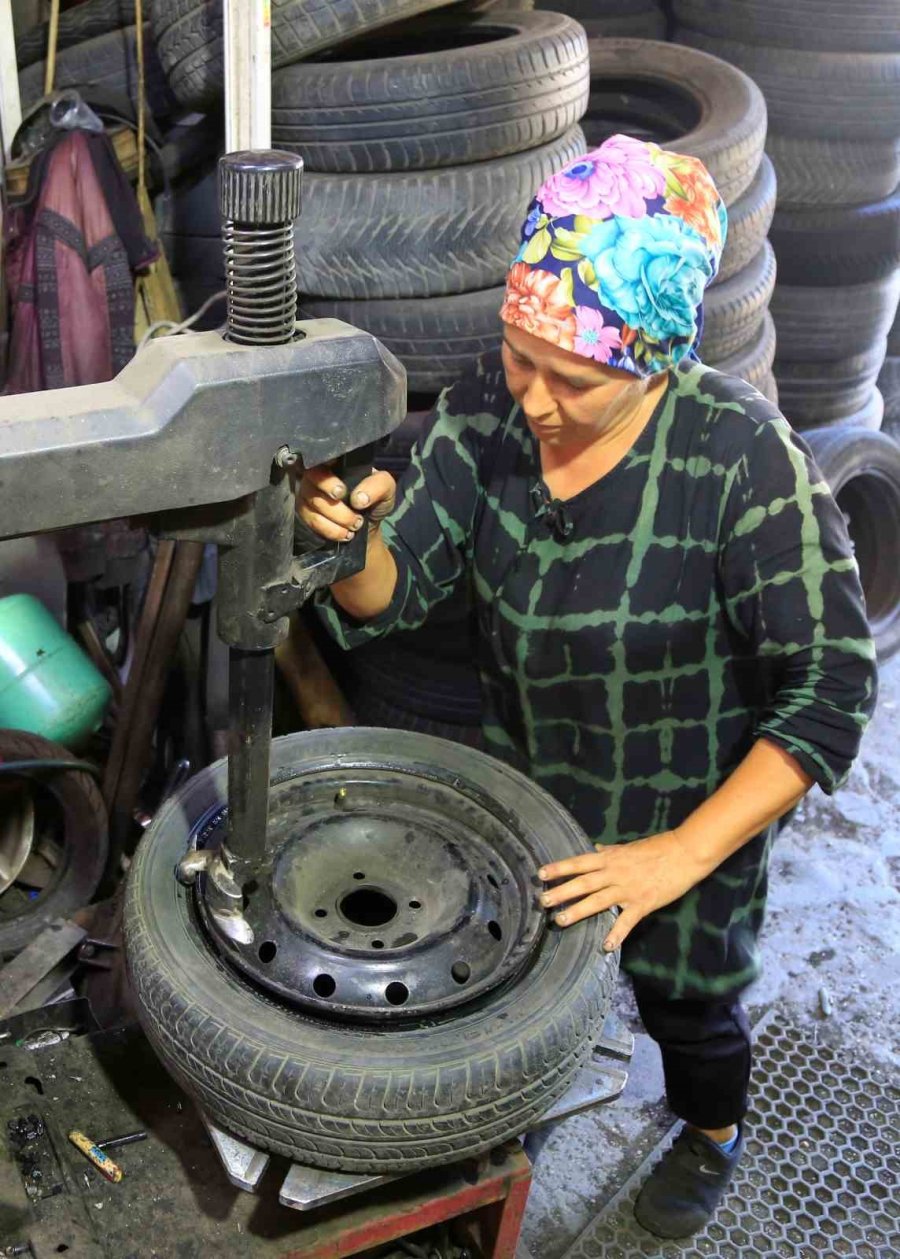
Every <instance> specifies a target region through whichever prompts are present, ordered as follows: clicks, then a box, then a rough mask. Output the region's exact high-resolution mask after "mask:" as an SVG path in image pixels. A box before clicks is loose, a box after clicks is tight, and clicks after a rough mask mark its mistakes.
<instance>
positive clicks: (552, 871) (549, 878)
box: [538, 852, 606, 883]
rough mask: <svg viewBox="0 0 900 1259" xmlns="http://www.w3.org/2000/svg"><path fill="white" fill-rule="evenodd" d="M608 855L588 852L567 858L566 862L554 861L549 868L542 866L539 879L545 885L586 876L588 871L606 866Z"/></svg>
mask: <svg viewBox="0 0 900 1259" xmlns="http://www.w3.org/2000/svg"><path fill="white" fill-rule="evenodd" d="M605 861H606V854H605V853H602V852H586V853H582V854H581V855H580V856H578V857H567V858H566V860H565V861H554V862H552V863H551V864H550V865H549V866H541V868H540V870H538V878H539V879H543V881H544V882H545V883H552V882H553V880H554V879H566V878H569V877H570V875H573V874H584V873H586V872H587V871H588V870H599V869H601V868H602V866H603V865H604V864H605Z"/></svg>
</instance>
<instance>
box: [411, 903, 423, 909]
mask: <svg viewBox="0 0 900 1259" xmlns="http://www.w3.org/2000/svg"><path fill="white" fill-rule="evenodd" d="M409 907H410V909H421V908H422V902H421V901H410V902H409Z"/></svg>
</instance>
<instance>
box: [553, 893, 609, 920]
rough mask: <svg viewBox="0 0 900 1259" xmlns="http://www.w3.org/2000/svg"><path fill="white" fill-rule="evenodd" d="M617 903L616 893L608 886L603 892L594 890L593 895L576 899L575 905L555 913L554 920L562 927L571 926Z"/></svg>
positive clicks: (603, 911)
mask: <svg viewBox="0 0 900 1259" xmlns="http://www.w3.org/2000/svg"><path fill="white" fill-rule="evenodd" d="M617 903H618V902H617V900H616V897H615V894H614V893H613V892H612V891H611V890H610V889H609V888H608V887H607V888H604V889H603V891H602V892H594V894H593V895H592V896H585V898H584V899H583V900H580V901H576V902H575V904H574V905H567V906H566V908H565V909H562V910H560V912H559V913H558V914H554V916H553V921H554V922H555V923H557V924H558V925H559V926H560V927H571V926H572V924H573V923H574V922H581V920H582V919H583V918H590V917H591V916H592V915H593V914H602V913H605V911H606V910H607V909H612V907H613V905H615V904H617ZM620 917H621V915H620Z"/></svg>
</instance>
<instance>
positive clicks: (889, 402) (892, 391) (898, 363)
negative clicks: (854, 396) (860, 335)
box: [878, 314, 900, 442]
mask: <svg viewBox="0 0 900 1259" xmlns="http://www.w3.org/2000/svg"><path fill="white" fill-rule="evenodd" d="M878 390H879V393H880V394H881V396H882V398H883V399H884V420H883V422H882V425H881V427H882V430H883V431H884V432H885V433H887V434H888V435H889V436H890V437H892V438H893V439H894V441H896V442H900V314H898V315H895V317H894V322H893V324H892V325H891V330H890V332H889V333H888V337H887V355H886V357H885V360H884V362H883V363H882V365H881V371H880V373H879V375H878Z"/></svg>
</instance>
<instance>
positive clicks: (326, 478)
mask: <svg viewBox="0 0 900 1259" xmlns="http://www.w3.org/2000/svg"><path fill="white" fill-rule="evenodd" d="M396 493H397V483H396V481H395V480H394V478H393V477H392V476H391V474H390V473H389V472H378V471H377V470H375V471H373V472H372V475H371V476H367V477H366V478H365V480H363V481H360V483H359V485H357V487H356V489H355V490H354V491H353V494H352V496H351V498H350V501H349V503H348V502H347V487H346V485H345V484H344V483H343V481H342V480H341V478H340V477H339V476H338V475H337V474H336V473H335V471H334V469H333V468H331V467H329V466H328V465H327V464H320V465H319V466H318V467H316V468H307V469H305V471H304V472H303V474H302V475H301V477H300V480H299V482H298V485H297V515H298V516H299V517H300V519H301V520H302V521H303V523H304V524H305V525H308V527H309V528H310V529H313V530H315V532H316V533H318V534H320V535H321V536H322V537H323V538H327V539H328V540H329V542H349V541H351V540H352V539H353V538H354V537H355V536H356V534H357V532H358V531H359V530H360V529H362V528H363V526H364V525H365V524H366V522H367V521H368V525H369V531H370V532H372V531H373V530H375V529H377V528H378V526H379V524H380V523H381V521H382V520H383V519H384V518H385V516H387V515H389V514H390V512H391V511H393V509H394V500H395V498H396ZM363 511H366V515H365V516H363V515H361V512H363Z"/></svg>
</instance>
